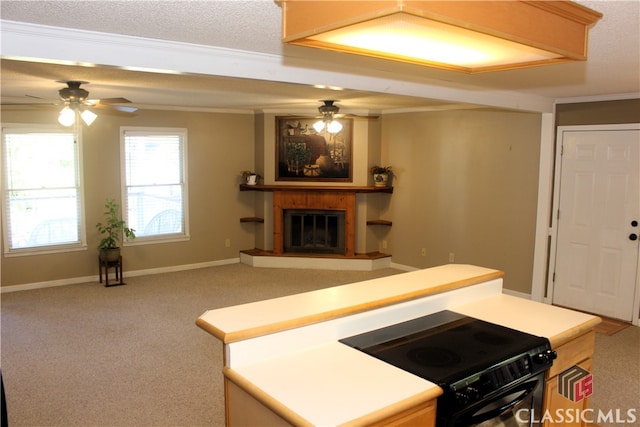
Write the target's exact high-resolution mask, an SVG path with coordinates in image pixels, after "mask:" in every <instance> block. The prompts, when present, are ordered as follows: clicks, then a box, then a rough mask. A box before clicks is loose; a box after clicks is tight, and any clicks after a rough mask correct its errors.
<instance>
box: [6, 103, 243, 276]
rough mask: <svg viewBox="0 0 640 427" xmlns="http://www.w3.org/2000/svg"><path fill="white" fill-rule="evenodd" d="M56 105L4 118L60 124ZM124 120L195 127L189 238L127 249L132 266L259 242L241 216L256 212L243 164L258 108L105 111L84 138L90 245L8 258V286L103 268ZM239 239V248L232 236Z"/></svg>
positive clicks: (222, 253) (196, 258) (184, 260)
mask: <svg viewBox="0 0 640 427" xmlns="http://www.w3.org/2000/svg"><path fill="white" fill-rule="evenodd" d="M56 116H57V114H56V112H55V111H54V112H46V113H41V112H37V113H33V112H32V113H29V112H20V111H3V112H2V121H3V124H4V123H29V122H31V123H47V124H55V123H56ZM120 126H156V127H179V128H187V129H188V142H187V147H188V152H187V156H188V166H187V172H188V181H189V202H190V203H189V220H190V235H191V238H190V240H189V241H185V242H178V243H161V244H154V245H137V246H130V247H125V248H124V249H123V257H124V269H125V272H126V271H127V270H128V271H135V270H147V269H154V268H162V267H168V266H180V265H188V264H198V263H205V262H209V261H214V260H223V259H230V258H236V257H237V256H238V251H239V250H240V249H246V248H248V247H252V246H253V234H252V232H251V230H247V229H244V228H243V227H242V226H241V224H240V223H239V218H240V217H242V216H250V215H253V204H252V203H253V200H252V199H251V198H250V197H247V196H246V195H244V194H240V193H239V192H238V184H239V182H240V181H239V180H240V176H239V174H240V171H242V170H245V169H251V168H253V164H254V147H255V144H254V117H253V115H251V114H246V115H243V114H217V113H216V114H213V113H193V112H165V111H140V112H139V113H138V114H136V115H135V117H120V116H107V115H102V116H101V117H99V118H98V119H97V120H96V121H95V122H94V124H93V125H92V126H91V127H89V128H87V127H85V133H84V138H83V147H82V148H83V164H84V195H85V206H86V209H85V214H86V229H87V240H88V247H87V249H86V250H83V251H76V252H69V253H59V254H48V255H30V256H19V257H6V256H4V252H3V255H2V286H9V285H18V284H28V283H38V282H45V281H53V280H61V279H73V278H79V277H88V276H94V275H97V274H98V265H97V249H96V246H97V243H98V234H97V232H96V230H95V223H96V222H98V221H100V220H102V211H103V205H104V201H105V199H106V198H107V197H115V198H117V199H120V145H119V144H120V140H119V130H120ZM226 238H229V239H231V247H230V248H226V247H225V246H224V240H225V239H226Z"/></svg>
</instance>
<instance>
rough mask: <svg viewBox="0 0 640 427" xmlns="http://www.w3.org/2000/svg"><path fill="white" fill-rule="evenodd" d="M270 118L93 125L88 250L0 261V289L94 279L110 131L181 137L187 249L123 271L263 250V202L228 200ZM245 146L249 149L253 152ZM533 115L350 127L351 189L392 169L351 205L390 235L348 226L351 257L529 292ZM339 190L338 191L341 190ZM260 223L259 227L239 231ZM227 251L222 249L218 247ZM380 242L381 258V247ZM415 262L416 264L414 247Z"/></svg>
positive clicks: (138, 249)
mask: <svg viewBox="0 0 640 427" xmlns="http://www.w3.org/2000/svg"><path fill="white" fill-rule="evenodd" d="M2 118H3V122H5V123H12V122H40V123H55V120H56V114H55V112H54V113H48V114H45V113H25V112H11V111H10V112H5V111H3V117H2ZM274 120H275V119H274V116H273V115H256V116H255V118H254V117H253V116H252V115H241V114H219V113H215V114H214V113H192V112H163V111H141V112H140V113H139V114H137V115H136V116H135V117H134V118H127V117H125V118H121V117H107V116H102V117H100V118H99V119H98V120H96V122H95V123H94V124H93V125H92V126H91V127H90V128H88V129H86V128H85V129H86V133H85V136H84V141H83V159H84V177H85V197H86V216H87V232H88V248H87V250H85V251H78V252H70V253H64V254H50V255H35V256H22V257H9V258H7V257H4V256H3V258H2V285H3V286H7V285H17V284H27V283H37V282H45V281H52V280H61V279H73V278H79V277H90V276H95V275H97V270H98V268H97V260H96V256H97V250H96V249H95V247H96V244H97V240H98V236H97V233H96V232H95V228H94V224H95V223H96V222H97V221H99V220H101V212H102V205H103V203H104V200H105V198H107V197H119V189H120V164H119V161H120V160H119V159H120V157H119V149H120V148H119V129H120V126H160V127H186V128H187V129H188V177H189V196H190V197H189V199H190V205H189V218H190V231H191V239H190V240H189V241H187V242H180V243H166V244H156V245H141V246H131V247H126V248H124V252H123V255H124V258H125V271H127V270H128V271H137V270H147V269H154V268H163V267H168V266H180V265H189V264H198V263H206V262H209V261H216V260H224V259H230V258H236V257H237V256H238V251H239V250H241V249H248V248H252V247H264V248H267V249H268V248H270V247H271V242H270V239H271V236H270V233H271V231H270V230H271V227H270V226H269V224H270V222H269V221H270V220H271V217H270V215H271V214H270V199H269V196H270V193H260V192H239V191H238V183H239V172H240V171H241V170H246V169H256V170H257V171H258V172H259V173H261V174H262V175H263V176H265V177H266V181H267V182H268V183H273V173H274V166H273V165H274V161H273V158H272V156H273V153H275V146H274V140H275V138H274V136H275V129H274ZM254 141H255V142H254ZM539 141H540V116H539V115H537V114H526V113H511V112H498V111H488V110H487V111H483V110H474V111H471V110H470V111H456V112H437V113H411V114H398V115H388V116H385V117H383V118H382V119H379V120H372V121H358V122H357V123H356V124H355V126H354V183H353V184H351V185H367V184H369V185H371V178H370V176H369V174H368V172H367V170H368V167H369V166H371V165H372V164H374V163H380V164H384V165H392V166H393V169H394V170H395V172H396V175H397V176H396V178H395V179H394V181H393V185H394V187H395V189H394V193H393V194H392V195H387V194H373V195H366V196H362V197H360V198H359V199H358V209H359V213H358V215H359V218H367V219H375V218H383V219H389V220H392V221H393V226H392V227H390V228H389V227H384V226H368V227H366V226H363V227H360V228H358V230H357V233H358V237H357V240H358V244H357V250H358V251H359V252H360V251H366V252H370V251H375V250H382V251H383V252H387V253H391V254H392V256H393V261H394V262H395V263H398V264H403V265H409V266H412V267H418V268H424V267H429V266H434V265H439V264H445V263H447V262H448V254H449V252H454V253H455V257H456V259H455V262H458V263H471V264H479V265H483V266H488V267H494V268H499V269H502V270H504V271H505V272H506V273H507V274H506V280H505V286H506V287H508V288H509V289H513V290H516V291H519V292H525V293H527V292H530V284H531V274H532V263H533V241H534V231H535V214H536V193H537V173H538V153H539ZM346 185H350V184H346ZM254 215H258V216H264V218H265V224H264V225H262V224H254V223H243V224H241V223H239V218H240V217H243V216H254ZM226 238H229V239H231V247H230V248H225V247H224V239H226ZM382 240H386V241H387V242H388V248H387V249H382V248H381V242H382ZM423 247H424V248H425V249H426V252H427V255H426V256H425V257H423V256H421V253H420V250H421V248H423Z"/></svg>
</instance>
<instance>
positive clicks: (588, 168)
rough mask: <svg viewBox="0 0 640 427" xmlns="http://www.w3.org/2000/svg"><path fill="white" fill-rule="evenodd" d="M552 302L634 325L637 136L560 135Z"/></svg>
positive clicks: (639, 216)
mask: <svg viewBox="0 0 640 427" xmlns="http://www.w3.org/2000/svg"><path fill="white" fill-rule="evenodd" d="M559 142H561V143H562V156H561V174H560V194H559V203H558V206H559V214H558V215H559V217H558V234H557V253H556V262H555V282H554V288H553V303H554V304H556V305H561V306H565V307H570V308H575V309H577V310H583V311H587V312H590V313H595V314H600V315H602V316H607V317H614V318H618V319H623V320H627V321H631V320H632V317H633V306H634V298H635V292H636V283H637V274H638V248H639V244H638V242H639V241H640V240H639V239H638V237H637V236H638V235H640V226H638V221H640V174H639V169H640V131H639V130H637V129H630V130H607V129H603V130H576V131H571V130H567V129H564V130H563V132H562V137H561V141H559Z"/></svg>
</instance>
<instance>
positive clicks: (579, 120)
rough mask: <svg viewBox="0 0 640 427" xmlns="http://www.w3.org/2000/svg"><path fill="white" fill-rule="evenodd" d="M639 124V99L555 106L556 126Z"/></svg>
mask: <svg viewBox="0 0 640 427" xmlns="http://www.w3.org/2000/svg"><path fill="white" fill-rule="evenodd" d="M616 123H640V99H638V98H635V99H619V100H612V101H598V102H578V103H571V104H558V105H556V125H558V126H569V125H596V124H598V125H600V124H616Z"/></svg>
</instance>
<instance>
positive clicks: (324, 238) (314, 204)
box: [273, 187, 356, 257]
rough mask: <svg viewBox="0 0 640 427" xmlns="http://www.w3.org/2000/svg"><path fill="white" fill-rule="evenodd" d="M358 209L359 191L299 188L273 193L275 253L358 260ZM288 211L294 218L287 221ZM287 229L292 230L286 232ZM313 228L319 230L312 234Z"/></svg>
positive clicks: (289, 188)
mask: <svg viewBox="0 0 640 427" xmlns="http://www.w3.org/2000/svg"><path fill="white" fill-rule="evenodd" d="M355 207H356V193H355V191H346V190H335V189H330V190H329V189H326V188H324V189H322V188H314V189H313V190H310V189H309V188H295V187H287V188H286V189H283V190H280V189H277V190H273V253H274V254H275V255H282V254H285V253H288V254H295V253H297V252H300V253H306V254H314V253H315V254H319V255H334V256H340V257H354V256H355V211H356V209H355ZM286 212H289V213H293V214H294V215H292V216H291V217H290V218H289V219H285V213H286ZM314 221H315V223H314ZM287 224H288V225H287ZM313 224H315V225H313ZM286 227H290V228H287V229H286V230H285V228H286ZM310 227H315V231H313V232H311V233H310ZM313 233H315V237H314V235H313ZM310 238H311V240H309V239H310ZM285 246H288V247H287V248H285Z"/></svg>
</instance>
